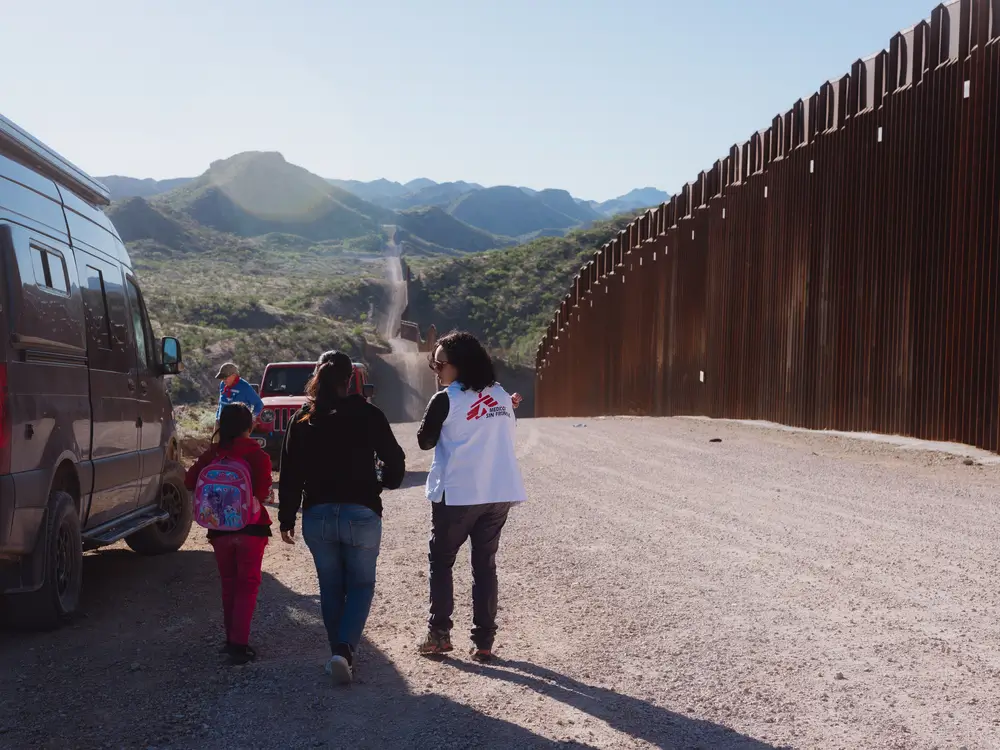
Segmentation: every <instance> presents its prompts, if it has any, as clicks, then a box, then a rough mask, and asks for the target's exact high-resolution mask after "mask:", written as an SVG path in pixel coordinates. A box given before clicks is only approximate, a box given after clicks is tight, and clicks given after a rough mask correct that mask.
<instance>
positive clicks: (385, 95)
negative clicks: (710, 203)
mask: <svg viewBox="0 0 1000 750" xmlns="http://www.w3.org/2000/svg"><path fill="white" fill-rule="evenodd" d="M933 7H934V3H933V2H932V0H242V2H231V1H230V0H166V1H164V2H155V3H154V2H152V1H151V0H145V1H144V0H94V1H93V2H84V1H81V0H45V1H44V2H43V1H38V2H33V3H32V2H10V3H7V7H5V8H4V12H3V23H2V25H0V70H2V71H4V73H3V76H2V80H0V103H2V104H0V106H2V112H3V114H4V115H5V116H7V117H8V118H10V119H12V120H14V121H15V122H17V123H18V124H20V125H22V126H23V127H25V128H27V129H28V130H30V131H31V132H32V133H34V134H35V135H36V136H38V137H39V138H41V139H42V140H44V141H45V142H46V143H48V144H49V145H51V146H52V147H53V148H55V149H56V150H58V151H60V152H61V153H63V154H64V155H65V156H67V157H68V158H70V159H71V160H72V161H74V162H76V163H77V164H78V165H79V166H81V167H82V168H83V169H85V170H87V171H89V172H91V173H93V174H126V175H130V176H139V177H155V178H165V177H177V176H191V175H195V174H199V173H201V172H202V171H204V170H205V169H206V168H207V166H208V164H209V163H210V162H211V161H212V160H214V159H219V158H224V157H227V156H231V155H232V154H234V153H238V152H240V151H247V150H269V151H281V152H282V153H283V154H284V155H285V157H286V158H287V159H288V160H289V161H292V162H294V163H297V164H301V165H302V166H304V167H306V168H308V169H310V170H311V171H313V172H316V173H318V174H321V175H323V176H324V177H340V178H354V179H363V180H370V179H374V178H377V177H387V178H389V179H394V180H400V181H406V180H409V179H413V178H415V177H430V178H432V179H435V180H438V181H445V180H458V179H464V180H469V181H475V182H480V183H483V184H486V185H495V184H515V185H525V186H528V187H533V188H543V187H561V188H566V189H568V190H570V191H571V192H572V193H574V194H575V195H577V196H579V197H584V198H592V199H607V198H610V197H613V196H615V195H619V194H621V193H623V192H626V191H627V190H629V189H631V188H633V187H639V186H646V185H651V186H655V187H659V188H661V189H664V190H667V191H668V192H674V191H675V190H677V189H678V188H679V186H680V185H681V184H683V183H684V182H685V181H687V180H689V179H692V178H693V177H695V176H696V174H697V173H698V171H699V170H701V169H704V168H706V167H708V166H710V165H711V164H712V162H714V161H715V159H717V158H719V157H720V156H722V155H724V154H725V153H726V151H727V150H728V148H729V146H730V145H731V144H732V143H734V142H736V141H739V140H744V139H746V138H747V137H749V135H750V134H751V133H752V132H754V131H755V130H757V129H759V128H761V127H764V126H766V125H767V124H768V123H769V122H770V120H771V118H772V117H773V116H774V115H775V114H777V113H778V112H779V111H782V112H783V111H785V110H787V109H788V108H789V107H790V106H791V104H792V103H793V102H794V100H795V99H796V98H798V97H801V96H805V95H808V94H810V93H812V92H813V91H815V90H816V89H817V88H818V87H819V85H820V84H821V83H822V82H823V81H825V80H828V79H830V78H834V77H839V76H840V75H842V74H843V73H845V72H847V70H848V69H849V67H850V64H851V62H852V61H853V60H855V59H857V58H858V57H864V56H867V55H868V54H871V53H873V52H875V51H877V50H879V49H881V48H882V47H884V46H886V44H887V43H888V40H889V38H890V36H891V35H892V34H893V33H895V32H896V31H899V30H901V29H903V28H905V27H908V26H911V25H913V24H914V23H916V22H917V21H919V20H920V19H921V18H923V17H925V16H927V15H929V13H930V11H931V9H932V8H933Z"/></svg>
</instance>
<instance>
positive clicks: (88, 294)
mask: <svg viewBox="0 0 1000 750" xmlns="http://www.w3.org/2000/svg"><path fill="white" fill-rule="evenodd" d="M84 273H85V278H84V279H83V285H82V287H83V288H82V289H81V290H80V291H81V292H82V295H83V306H84V311H85V312H86V314H87V328H88V329H89V330H90V338H91V340H92V341H94V342H96V343H97V347H98V348H99V349H103V350H105V351H111V315H110V313H109V312H108V292H107V287H105V285H104V274H102V273H101V271H100V269H98V268H94V267H93V266H86V267H85V268H84Z"/></svg>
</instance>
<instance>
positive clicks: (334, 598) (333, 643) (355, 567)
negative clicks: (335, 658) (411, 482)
mask: <svg viewBox="0 0 1000 750" xmlns="http://www.w3.org/2000/svg"><path fill="white" fill-rule="evenodd" d="M302 538H303V539H304V540H305V542H306V546H307V547H309V551H310V552H311V553H312V556H313V562H315V563H316V574H317V575H318V576H319V596H320V603H321V605H322V609H323V624H324V625H325V626H326V634H327V637H328V638H329V640H330V649H331V651H334V652H335V651H336V648H337V646H338V645H339V644H341V643H346V644H347V645H349V646H350V647H351V651H352V652H353V651H355V650H357V648H358V643H360V641H361V631H363V630H364V628H365V622H366V621H367V620H368V612H369V611H370V610H371V606H372V598H373V597H374V596H375V563H376V562H377V561H378V551H379V546H380V545H381V543H382V519H381V518H380V517H379V515H378V513H376V512H375V511H373V510H371V509H370V508H366V507H365V506H363V505H346V504H343V505H342V504H338V503H328V504H325V505H314V506H313V507H311V508H309V509H308V510H306V511H304V512H303V514H302Z"/></svg>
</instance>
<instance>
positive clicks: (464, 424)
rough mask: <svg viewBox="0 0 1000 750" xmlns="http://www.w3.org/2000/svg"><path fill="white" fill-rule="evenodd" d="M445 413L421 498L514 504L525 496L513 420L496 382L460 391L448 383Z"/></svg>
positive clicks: (453, 502)
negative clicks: (484, 387)
mask: <svg viewBox="0 0 1000 750" xmlns="http://www.w3.org/2000/svg"><path fill="white" fill-rule="evenodd" d="M447 391H448V401H449V409H448V417H447V419H445V421H444V426H443V427H442V428H441V437H440V438H439V439H438V443H437V446H435V448H434V462H433V463H432V464H431V470H430V472H429V473H428V475H427V499H428V500H431V501H432V502H435V503H437V502H440V501H441V497H442V496H444V501H445V504H446V505H484V504H486V503H520V502H523V501H524V500H526V499H527V495H526V493H525V491H524V482H523V481H522V479H521V470H520V469H519V468H518V466H517V456H516V454H515V453H514V441H515V435H516V419H515V417H514V406H513V404H512V403H511V400H510V395H509V394H508V393H507V391H505V390H504V389H503V388H502V387H501V386H500V384H499V383H497V384H496V385H493V386H492V387H490V388H487V389H486V390H484V391H472V390H469V391H463V390H462V386H461V384H459V383H452V384H451V385H450V386H448V388H447Z"/></svg>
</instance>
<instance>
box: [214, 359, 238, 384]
mask: <svg viewBox="0 0 1000 750" xmlns="http://www.w3.org/2000/svg"><path fill="white" fill-rule="evenodd" d="M239 374H240V368H239V367H237V366H236V365H234V364H233V363H232V362H226V364H224V365H223V366H222V367H220V368H219V371H218V372H217V373H216V374H215V379H216V380H225V379H226V378H228V377H231V376H233V375H239Z"/></svg>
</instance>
